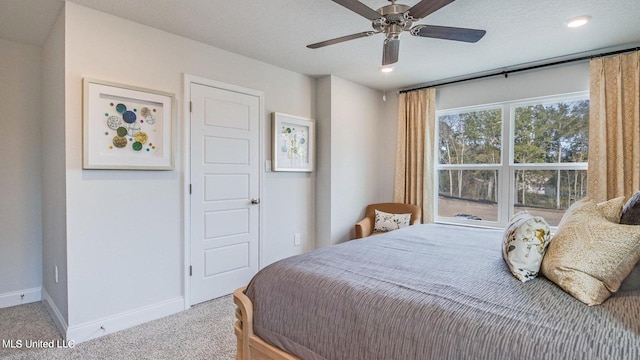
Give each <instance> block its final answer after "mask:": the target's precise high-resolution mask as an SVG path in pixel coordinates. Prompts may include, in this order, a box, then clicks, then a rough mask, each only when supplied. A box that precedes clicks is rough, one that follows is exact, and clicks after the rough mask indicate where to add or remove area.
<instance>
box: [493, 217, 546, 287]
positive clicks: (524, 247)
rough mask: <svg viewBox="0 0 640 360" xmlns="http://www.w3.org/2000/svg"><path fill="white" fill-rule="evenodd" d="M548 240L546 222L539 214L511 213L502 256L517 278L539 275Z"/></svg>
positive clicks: (525, 279) (524, 280)
mask: <svg viewBox="0 0 640 360" xmlns="http://www.w3.org/2000/svg"><path fill="white" fill-rule="evenodd" d="M550 241H551V230H550V228H549V224H547V222H546V221H545V220H544V219H543V218H542V217H541V216H533V215H531V214H529V213H527V212H519V213H517V214H515V215H513V217H512V218H511V220H509V226H507V228H506V229H505V232H504V237H503V246H502V257H503V258H504V260H505V262H506V263H507V265H508V266H509V269H510V270H511V273H512V274H513V276H515V278H516V279H518V280H520V281H522V282H527V281H529V280H532V279H533V278H535V277H536V276H537V275H538V272H539V271H540V265H541V264H542V258H543V257H544V253H545V252H546V251H547V246H549V242H550Z"/></svg>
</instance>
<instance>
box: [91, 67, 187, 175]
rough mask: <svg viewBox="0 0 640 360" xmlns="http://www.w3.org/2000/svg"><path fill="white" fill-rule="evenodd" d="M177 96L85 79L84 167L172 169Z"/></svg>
mask: <svg viewBox="0 0 640 360" xmlns="http://www.w3.org/2000/svg"><path fill="white" fill-rule="evenodd" d="M174 102H175V96H174V95H173V94H171V93H167V92H163V91H157V90H151V89H145V88H140V87H136V86H130V85H123V84H118V83H113V82H108V81H102V80H96V79H89V78H84V79H83V168H84V169H124V170H172V169H173V161H174V160H173V157H174V154H173V153H174V150H173V148H174V144H173V118H174V111H175V109H174Z"/></svg>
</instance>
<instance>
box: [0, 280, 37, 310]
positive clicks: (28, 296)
mask: <svg viewBox="0 0 640 360" xmlns="http://www.w3.org/2000/svg"><path fill="white" fill-rule="evenodd" d="M41 299H42V288H41V287H40V286H38V287H35V288H31V289H23V290H18V291H12V292H8V293H3V294H0V309H1V308H6V307H10V306H16V305H22V304H28V303H32V302H36V301H40V300H41Z"/></svg>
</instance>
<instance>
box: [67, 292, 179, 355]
mask: <svg viewBox="0 0 640 360" xmlns="http://www.w3.org/2000/svg"><path fill="white" fill-rule="evenodd" d="M183 310H184V297H182V296H180V297H177V298H174V299H169V300H166V301H163V302H159V303H156V304H151V305H147V306H143V307H141V308H138V309H134V310H131V311H127V312H123V313H120V314H116V315H112V316H109V317H106V318H102V319H99V320H96V321H91V322H87V323H84V324H80V325H74V326H70V327H68V328H67V329H66V337H65V340H73V342H74V343H76V344H78V343H81V342H84V341H87V340H91V339H95V338H98V337H100V336H104V335H107V334H111V333H114V332H116V331H120V330H124V329H128V328H130V327H133V326H136V325H140V324H143V323H146V322H149V321H152V320H156V319H160V318H163V317H165V316H168V315H172V314H175V313H178V312H180V311H183Z"/></svg>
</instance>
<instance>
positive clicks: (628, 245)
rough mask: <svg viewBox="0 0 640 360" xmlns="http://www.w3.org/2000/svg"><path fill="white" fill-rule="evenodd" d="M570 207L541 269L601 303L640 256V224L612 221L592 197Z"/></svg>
mask: <svg viewBox="0 0 640 360" xmlns="http://www.w3.org/2000/svg"><path fill="white" fill-rule="evenodd" d="M569 210H571V211H569ZM569 210H567V212H566V213H565V215H564V216H563V217H562V220H561V221H560V224H561V225H560V226H559V227H558V231H557V232H556V234H555V236H554V237H553V241H551V244H550V245H549V249H548V250H547V253H546V254H545V256H544V259H543V260H542V273H543V274H544V276H546V277H547V278H548V279H549V280H551V281H553V282H554V283H556V284H557V285H558V286H560V287H561V288H562V289H563V290H564V291H566V292H568V293H569V294H571V295H572V296H573V297H575V298H576V299H578V300H580V301H582V302H583V303H585V304H587V305H598V304H601V303H602V302H603V301H605V300H606V299H607V298H609V296H611V294H612V293H613V292H615V291H617V290H618V288H619V287H620V284H621V283H622V281H623V280H624V279H625V278H626V277H627V275H629V273H630V272H631V269H633V267H634V265H635V264H636V263H637V262H638V260H640V226H629V225H620V224H615V223H612V222H610V221H609V220H607V219H606V218H605V217H604V216H603V215H602V213H601V212H600V211H599V210H598V208H597V206H596V203H595V202H594V201H593V200H589V199H583V200H580V201H578V202H576V203H575V204H573V205H572V206H571V207H570V208H569Z"/></svg>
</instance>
